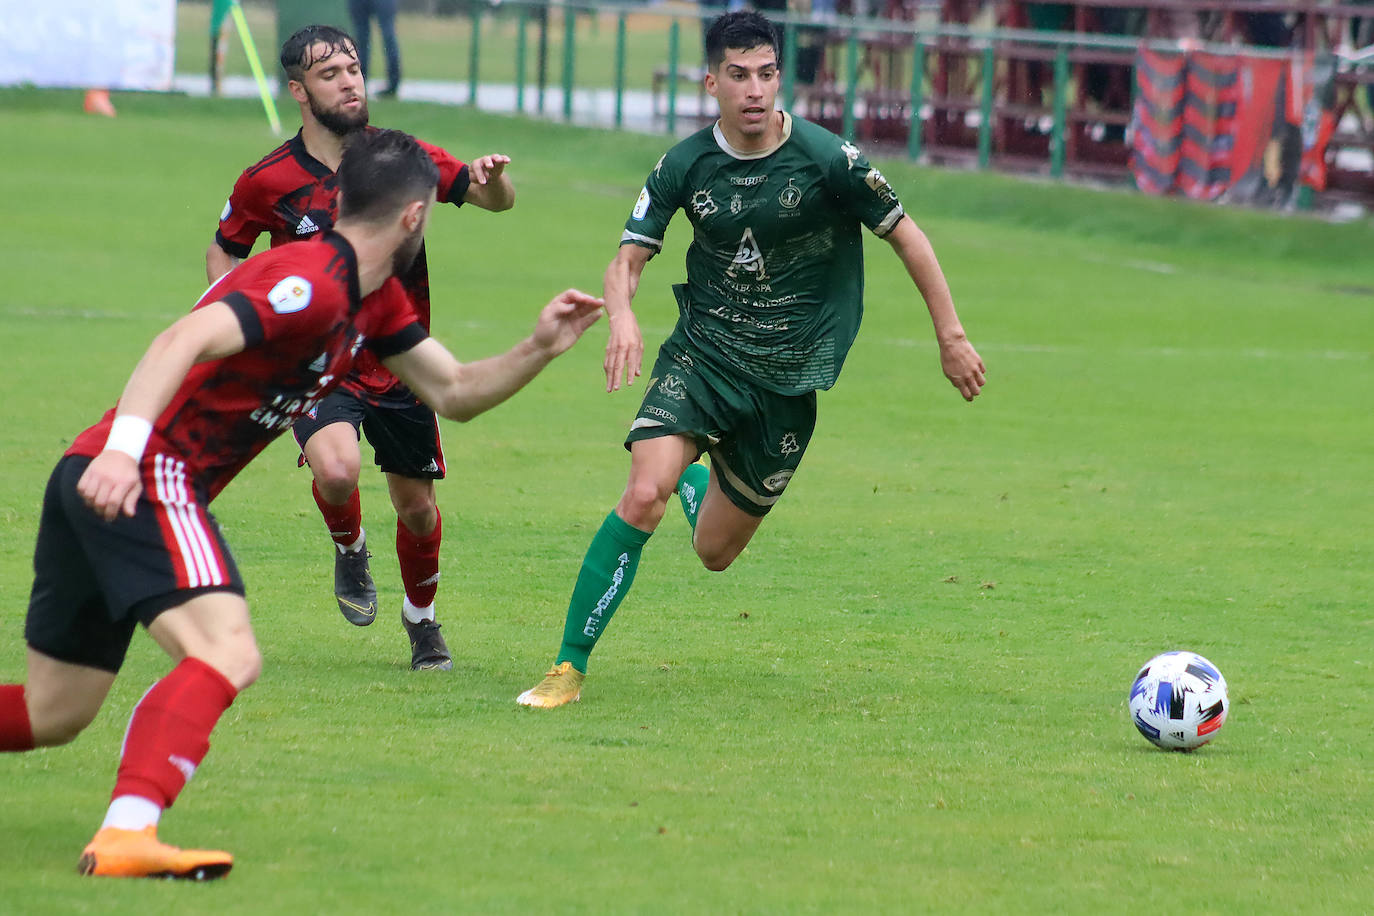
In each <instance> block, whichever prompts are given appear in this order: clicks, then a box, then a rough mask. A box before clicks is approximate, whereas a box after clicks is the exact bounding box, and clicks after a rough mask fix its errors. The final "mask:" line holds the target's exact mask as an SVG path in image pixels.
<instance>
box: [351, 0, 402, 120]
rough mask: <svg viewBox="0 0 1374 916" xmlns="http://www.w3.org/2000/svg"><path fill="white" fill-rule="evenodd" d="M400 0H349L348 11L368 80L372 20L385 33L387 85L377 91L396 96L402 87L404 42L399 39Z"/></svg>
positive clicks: (383, 39)
mask: <svg viewBox="0 0 1374 916" xmlns="http://www.w3.org/2000/svg"><path fill="white" fill-rule="evenodd" d="M397 2H398V0H348V14H349V15H350V16H352V17H353V34H354V35H355V36H357V39H358V62H359V63H360V64H362V68H363V79H364V80H366V79H369V78H370V76H371V73H370V72H369V68H370V67H371V64H372V20H373V19H376V20H377V28H378V29H380V30H381V33H382V47H383V50H384V51H385V52H386V88H385V89H383V90H381V91H380V92H378V93H377V95H379V96H381V97H383V98H395V96H396V93H397V91H398V90H399V89H400V88H401V44H400V42H398V41H397V40H396V4H397Z"/></svg>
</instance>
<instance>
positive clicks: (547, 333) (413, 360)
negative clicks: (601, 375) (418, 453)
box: [382, 289, 602, 423]
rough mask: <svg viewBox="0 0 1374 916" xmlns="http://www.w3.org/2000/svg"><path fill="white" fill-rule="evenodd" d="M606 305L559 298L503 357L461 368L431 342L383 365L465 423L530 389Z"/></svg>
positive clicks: (576, 295)
mask: <svg viewBox="0 0 1374 916" xmlns="http://www.w3.org/2000/svg"><path fill="white" fill-rule="evenodd" d="M601 306H602V301H601V300H600V299H598V298H597V297H595V296H589V295H587V294H586V293H584V292H580V291H578V290H575V289H570V290H567V291H566V292H563V293H559V294H558V295H557V296H555V297H554V298H553V301H551V302H550V303H549V304H548V305H546V306H544V310H543V311H542V312H540V313H539V320H538V322H536V324H535V327H534V333H533V334H531V335H530V336H529V337H526V338H525V339H524V340H522V341H520V342H519V343H518V344H516V345H515V346H514V347H512V348H511V349H509V350H507V351H506V352H505V353H502V354H501V355H500V356H491V357H488V358H487V359H483V360H478V361H477V362H472V363H460V362H458V360H456V359H454V357H453V354H451V353H449V351H448V350H447V349H445V348H444V345H443V344H441V343H439V342H438V341H437V340H435V339H434V338H432V337H427V338H425V339H424V340H422V341H420V343H419V344H417V345H415V346H414V347H411V348H410V349H409V350H406V351H405V352H403V353H398V354H396V355H395V356H389V357H387V358H386V359H384V360H383V361H382V362H384V363H385V364H386V367H387V368H388V369H390V370H391V371H392V372H394V373H396V375H397V376H398V377H399V378H400V379H401V381H403V382H405V383H406V384H407V385H409V386H410V388H411V390H412V391H414V392H415V393H416V394H417V395H419V396H420V399H421V400H422V401H424V402H425V403H426V404H428V405H429V406H430V407H432V408H434V411H435V412H436V413H438V414H440V415H442V416H444V417H447V418H448V419H450V420H457V421H458V422H460V423H462V422H466V421H468V420H471V419H472V418H473V417H475V416H477V415H478V414H480V413H483V412H484V411H487V410H490V409H491V408H493V407H495V406H496V405H497V404H500V403H501V402H502V401H504V400H506V399H507V398H509V397H510V396H511V395H513V394H515V392H517V391H519V390H520V389H521V388H523V387H525V385H526V384H528V383H529V381H530V379H532V378H534V377H535V376H536V375H538V374H539V372H540V370H542V369H543V368H544V367H545V366H547V365H548V364H549V363H550V362H551V361H552V360H553V359H554V357H556V356H558V355H559V354H560V353H562V352H564V351H565V350H567V349H568V348H569V347H571V346H572V345H573V344H574V343H576V342H577V339H578V338H579V337H581V336H582V332H584V331H586V330H587V328H589V327H591V326H592V324H593V323H594V322H595V321H596V320H597V319H598V318H599V317H601Z"/></svg>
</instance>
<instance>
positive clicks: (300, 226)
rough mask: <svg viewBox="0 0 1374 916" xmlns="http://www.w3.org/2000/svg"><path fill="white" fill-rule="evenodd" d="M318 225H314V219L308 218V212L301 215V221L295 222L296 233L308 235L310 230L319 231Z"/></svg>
mask: <svg viewBox="0 0 1374 916" xmlns="http://www.w3.org/2000/svg"><path fill="white" fill-rule="evenodd" d="M319 231H320V227H319V226H316V225H315V221H314V220H313V219H311V218H310V214H308V213H307V214H306V215H305V216H302V217H301V221H300V222H299V223H297V224H296V234H297V235H309V234H310V233H312V232H319Z"/></svg>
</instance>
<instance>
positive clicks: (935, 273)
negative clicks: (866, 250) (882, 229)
mask: <svg viewBox="0 0 1374 916" xmlns="http://www.w3.org/2000/svg"><path fill="white" fill-rule="evenodd" d="M887 242H888V243H889V244H890V245H892V248H893V250H895V251H896V252H897V257H899V258H901V259H902V264H903V265H904V266H905V267H906V272H907V273H908V274H910V275H911V279H912V281H913V282H914V283H915V284H916V288H917V289H918V290H920V293H921V298H922V299H924V300H925V302H926V308H927V309H928V310H929V311H930V320H931V322H933V323H934V325H935V339H936V341H937V342H938V343H939V344H940V368H941V369H943V370H944V373H945V378H947V379H949V381H950V384H951V385H953V386H954V387H955V388H957V389H958V390H959V393H960V394H961V395H963V396H964V400H965V401H972V400H973V399H974V398H975V397H977V396H978V392H979V391H980V390H982V388H983V386H984V385H985V384H987V379H986V376H985V373H986V371H987V370H986V369H985V368H984V367H983V360H982V357H980V356H979V355H978V351H977V350H975V349H973V344H971V343H969V340H968V336H967V335H965V334H964V326H963V325H962V324H961V323H960V322H959V315H958V313H957V312H955V310H954V297H953V296H952V295H951V294H950V291H949V283H948V282H946V281H945V272H944V271H943V270H941V269H940V262H939V261H938V260H937V259H936V257H935V249H934V248H932V247H931V245H930V240H929V239H928V238H926V234H925V233H924V232H922V231H921V228H920V227H919V226H917V225H916V223H915V222H914V221H913V220H912V219H911V217H909V216H904V217H902V218H901V219H900V220H898V221H897V225H896V226H894V227H893V229H892V231H891V232H890V233H888V234H887Z"/></svg>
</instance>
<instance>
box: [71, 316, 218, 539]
mask: <svg viewBox="0 0 1374 916" xmlns="http://www.w3.org/2000/svg"><path fill="white" fill-rule="evenodd" d="M243 347H244V339H243V329H242V327H240V325H239V321H238V318H237V317H235V315H234V312H233V310H231V309H230V308H229V306H227V305H225V304H224V303H223V302H215V303H212V304H210V305H207V306H205V307H203V308H199V309H196V310H195V311H194V312H191V313H190V314H189V315H186V316H185V317H183V318H181V319H179V320H178V321H177V322H176V323H175V324H173V325H172V326H171V327H169V328H168V329H167V330H165V331H163V332H162V333H161V334H159V335H157V337H154V338H153V342H152V343H151V344H150V345H149V346H148V350H147V352H145V353H144V354H143V358H142V359H140V360H139V361H138V365H137V366H135V367H134V371H133V374H132V375H130V376H129V381H128V383H127V384H126V385H125V386H124V393H123V394H122V395H120V397H119V409H118V410H117V412H116V413H115V426H114V428H113V429H111V431H110V436H109V438H108V439H107V440H106V442H105V449H104V451H102V452H101V453H100V454H99V455H97V456H96V457H95V458H94V459H93V460H92V461H91V463H90V464H89V465H88V466H87V467H86V471H85V473H84V474H82V475H81V479H80V480H79V481H77V484H76V490H77V492H78V493H80V494H81V498H82V500H84V501H85V503H86V505H88V506H90V507H91V510H92V511H94V512H95V513H96V514H97V515H99V516H100V517H101V518H103V519H105V521H107V522H108V521H111V520H113V519H114V517H115V516H116V515H118V514H119V513H120V512H121V511H122V512H123V513H124V514H125V515H130V516H131V515H133V514H134V505H135V504H136V503H137V502H138V497H139V494H140V493H141V492H142V491H143V486H142V484H141V483H140V478H139V473H138V462H139V459H140V458H142V457H143V448H144V446H145V445H147V443H148V436H149V435H150V434H151V432H152V428H153V423H154V422H155V421H156V420H157V418H158V417H159V416H161V415H162V411H164V410H166V409H167V405H168V404H170V403H171V402H172V396H173V395H174V394H176V390H177V388H179V387H180V386H181V383H182V382H183V381H184V380H185V379H186V373H188V372H190V371H191V367H192V366H194V365H195V364H196V363H201V362H205V361H206V360H211V359H222V358H224V357H226V356H231V355H233V354H235V353H238V352H239V351H240V350H242V349H243Z"/></svg>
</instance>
